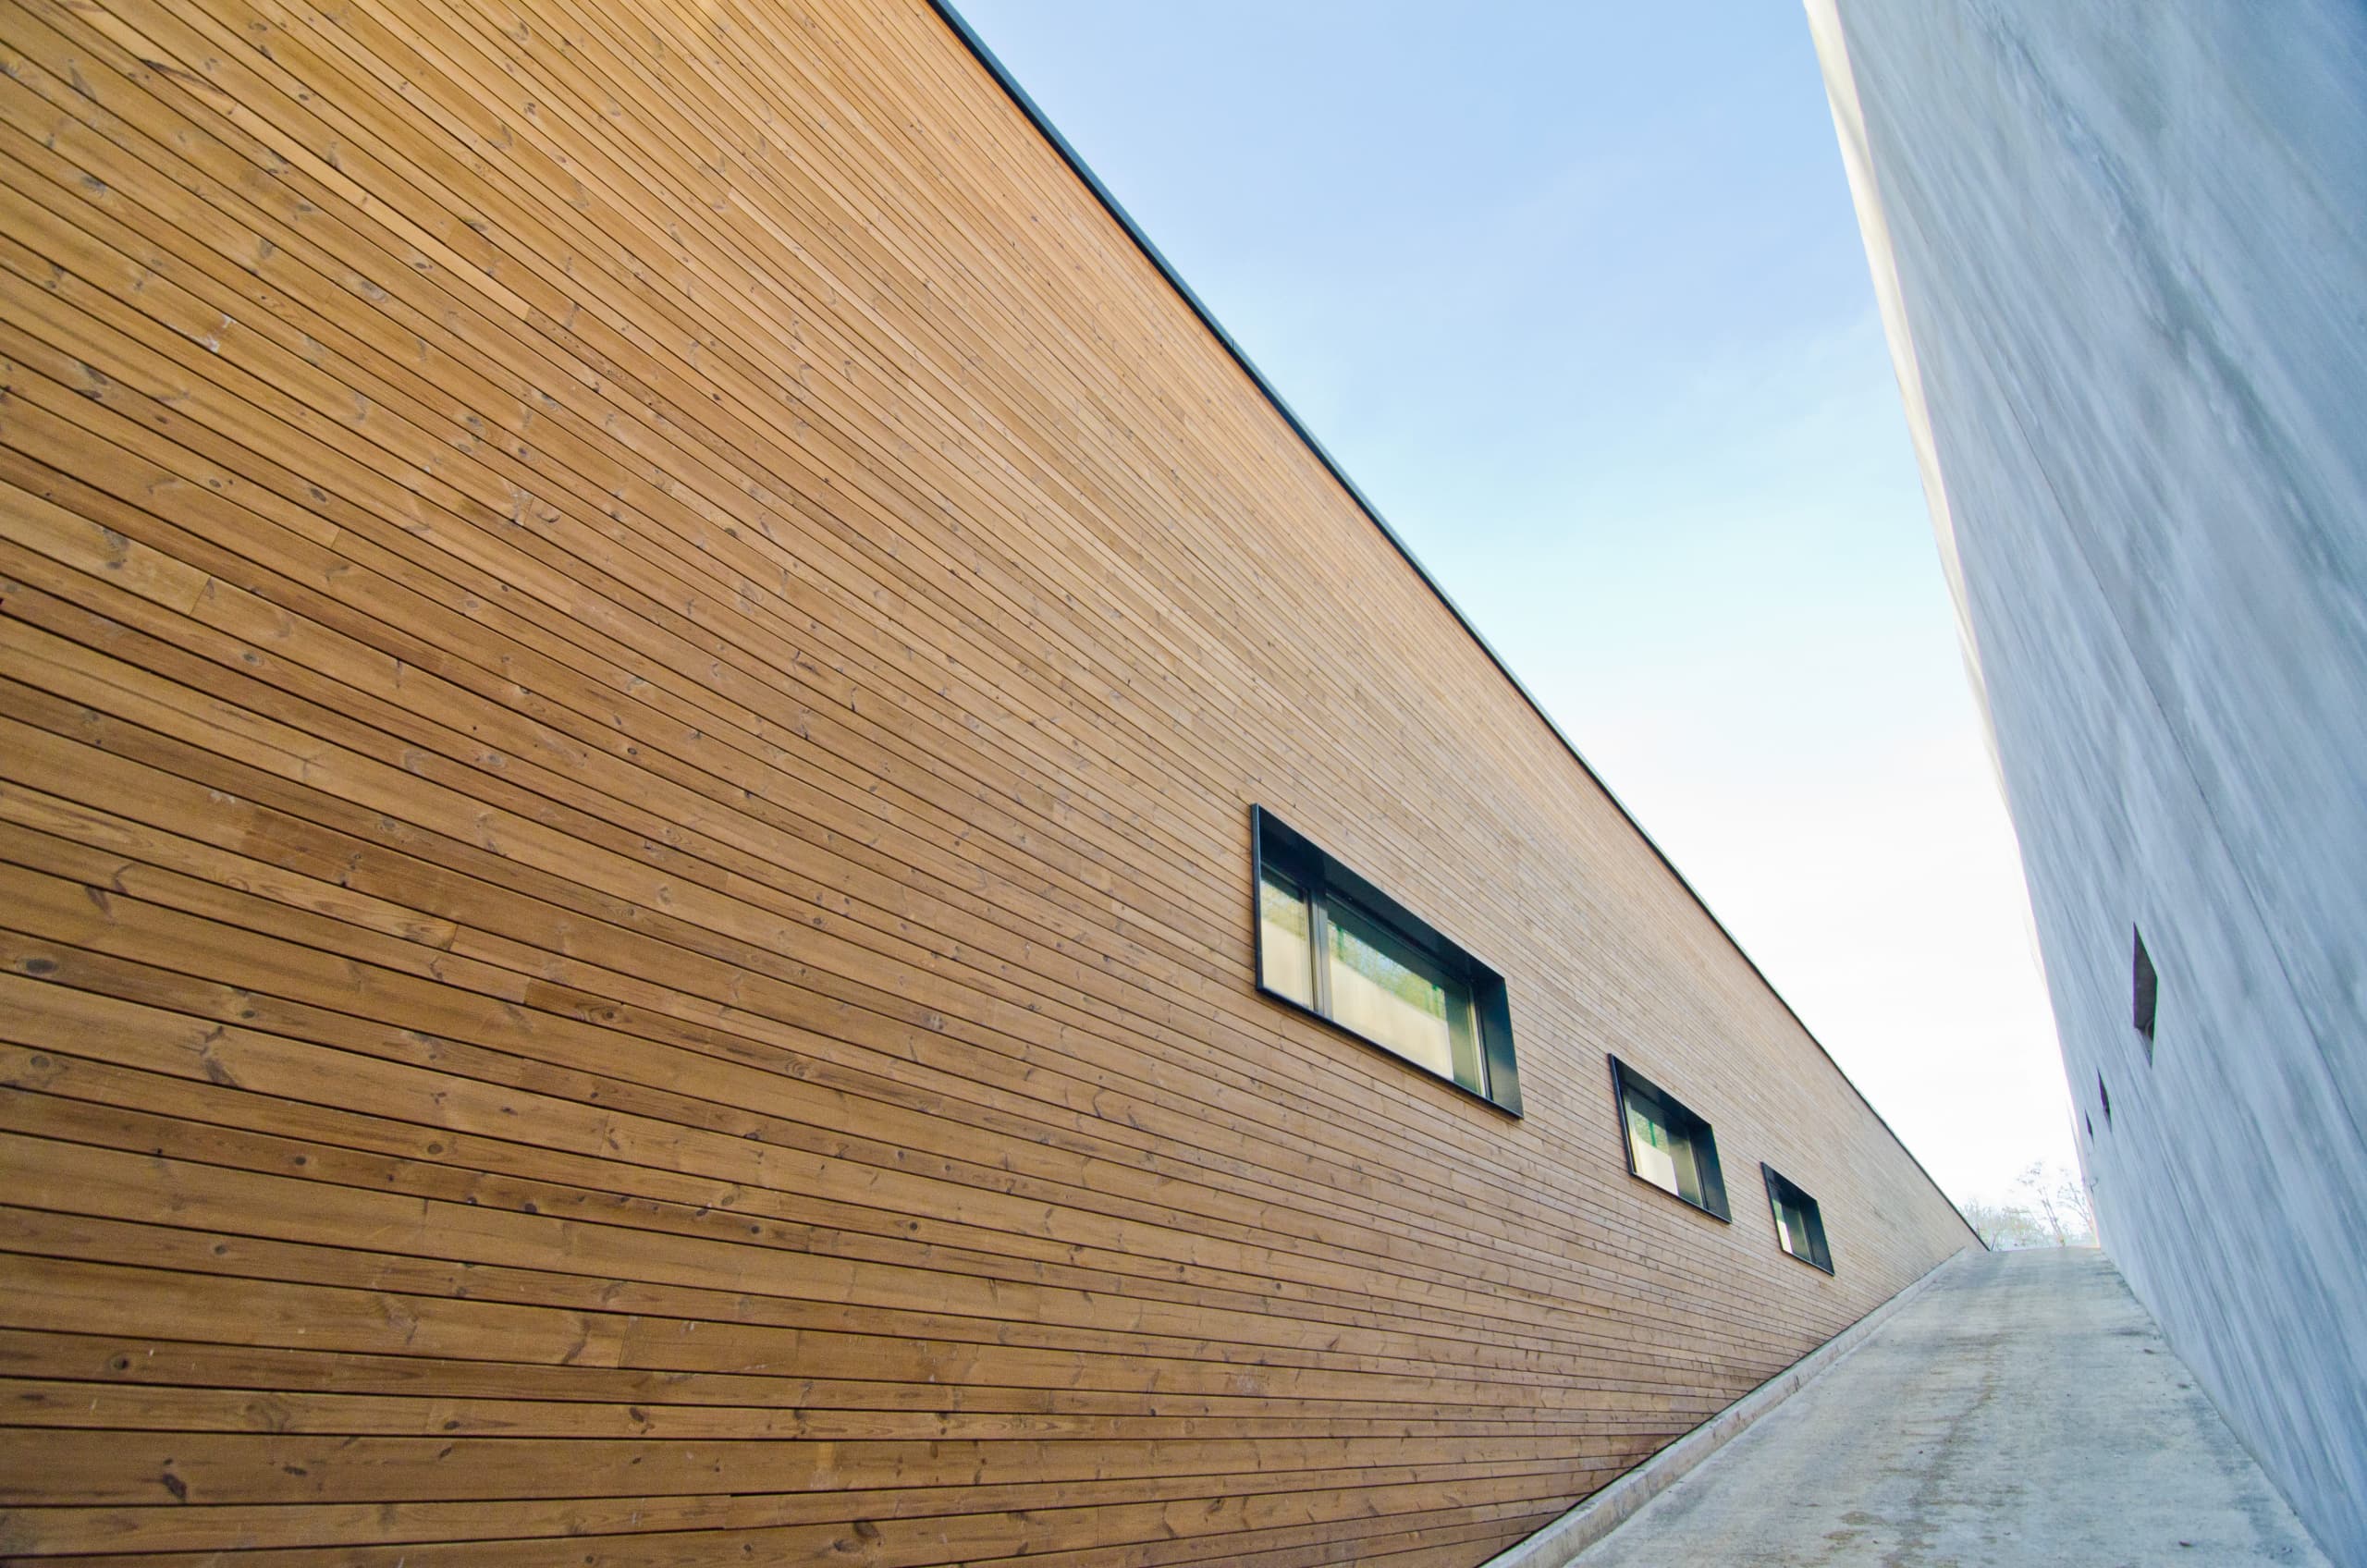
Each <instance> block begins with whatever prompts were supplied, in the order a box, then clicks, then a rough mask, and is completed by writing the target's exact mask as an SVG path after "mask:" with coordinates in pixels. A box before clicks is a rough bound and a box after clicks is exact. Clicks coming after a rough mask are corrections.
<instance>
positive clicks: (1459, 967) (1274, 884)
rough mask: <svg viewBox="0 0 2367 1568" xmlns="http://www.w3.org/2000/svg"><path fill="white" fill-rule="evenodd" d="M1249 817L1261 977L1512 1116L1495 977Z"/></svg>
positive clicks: (1290, 834) (1515, 1080)
mask: <svg viewBox="0 0 2367 1568" xmlns="http://www.w3.org/2000/svg"><path fill="white" fill-rule="evenodd" d="M1251 819H1252V827H1253V828H1254V837H1255V842H1256V852H1257V985H1258V988H1259V989H1260V990H1263V991H1264V992H1266V994H1267V995H1269V996H1271V997H1275V998H1280V999H1281V1000H1282V1001H1285V1002H1288V1003H1290V1004H1291V1005H1292V1006H1293V1007H1295V1008H1300V1009H1303V1010H1305V1011H1308V1012H1311V1013H1313V1014H1315V1015H1316V1016H1317V1017H1318V1018H1320V1019H1322V1020H1323V1021H1324V1022H1326V1023H1330V1024H1331V1025H1333V1026H1334V1027H1336V1028H1339V1029H1343V1030H1345V1031H1346V1032H1347V1033H1349V1034H1351V1035H1355V1037H1356V1038H1357V1039H1359V1040H1362V1041H1364V1042H1366V1043H1367V1044H1368V1045H1373V1046H1378V1047H1380V1048H1381V1049H1382V1050H1385V1051H1388V1052H1389V1053H1390V1054H1392V1056H1397V1057H1401V1058H1403V1059H1404V1060H1407V1061H1410V1062H1412V1063H1413V1064H1414V1065H1415V1066H1417V1067H1419V1068H1421V1069H1422V1070H1423V1071H1424V1072H1430V1073H1433V1074H1435V1075H1436V1076H1438V1077H1441V1078H1443V1079H1445V1080H1446V1081H1447V1082H1448V1083H1450V1084H1455V1085H1456V1086H1457V1087H1459V1088H1462V1089H1464V1090H1466V1091H1468V1092H1469V1093H1471V1094H1474V1095H1477V1096H1479V1097H1480V1098H1481V1099H1484V1100H1486V1101H1488V1102H1489V1103H1490V1104H1491V1105H1494V1106H1497V1107H1499V1108H1501V1109H1504V1110H1508V1111H1510V1112H1512V1113H1513V1114H1514V1115H1515V1116H1517V1115H1519V1114H1520V1074H1519V1071H1518V1069H1517V1068H1516V1067H1515V1065H1514V1061H1513V1040H1512V1014H1511V1010H1510V1007H1509V1005H1508V1004H1507V1002H1506V999H1505V995H1504V982H1503V978H1502V976H1501V975H1499V974H1496V972H1495V971H1494V970H1492V969H1490V968H1489V967H1488V966H1487V965H1486V964H1483V963H1481V962H1479V961H1478V960H1477V959H1475V958H1473V957H1472V956H1471V955H1470V954H1469V953H1467V952H1466V951H1464V949H1461V948H1460V947H1457V946H1456V945H1455V944H1454V943H1453V942H1452V941H1449V940H1448V939H1447V938H1446V937H1443V936H1441V934H1440V933H1439V932H1438V930H1437V929H1436V928H1435V927H1433V926H1431V925H1429V923H1428V922H1426V921H1424V920H1422V919H1420V918H1419V917H1418V916H1417V915H1415V914H1414V913H1412V912H1411V911H1409V910H1407V909H1406V908H1405V906H1404V905H1403V904H1401V903H1399V902H1397V900H1394V899H1392V898H1391V897H1389V895H1387V894H1386V893H1383V892H1382V891H1380V889H1379V888H1375V887H1374V886H1373V885H1372V884H1371V883H1369V882H1367V881H1366V880H1365V879H1364V878H1363V877H1361V876H1357V875H1356V874H1355V872H1353V871H1350V870H1349V869H1348V868H1347V867H1346V866H1344V865H1343V864H1340V863H1339V862H1338V861H1336V860H1334V859H1332V858H1331V856H1330V855H1328V854H1326V853H1324V852H1323V851H1321V850H1318V849H1317V848H1316V847H1315V846H1314V845H1313V844H1312V843H1310V842H1308V841H1307V840H1306V839H1305V838H1303V837H1301V836H1300V835H1299V834H1297V833H1295V832H1294V831H1292V830H1291V829H1290V828H1289V827H1285V826H1284V825H1283V824H1282V822H1281V821H1280V820H1279V819H1277V818H1276V817H1274V816H1273V815H1271V814H1269V812H1267V811H1266V810H1265V809H1264V808H1263V807H1253V808H1252V810H1251Z"/></svg>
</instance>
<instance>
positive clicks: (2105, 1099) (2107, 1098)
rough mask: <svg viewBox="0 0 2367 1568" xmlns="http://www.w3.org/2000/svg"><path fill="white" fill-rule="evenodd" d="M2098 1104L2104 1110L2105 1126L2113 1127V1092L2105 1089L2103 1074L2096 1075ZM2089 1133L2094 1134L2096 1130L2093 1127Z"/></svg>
mask: <svg viewBox="0 0 2367 1568" xmlns="http://www.w3.org/2000/svg"><path fill="white" fill-rule="evenodd" d="M2096 1102H2097V1103H2098V1104H2099V1105H2101V1106H2103V1108H2104V1125H2105V1126H2107V1127H2109V1126H2111V1125H2112V1091H2111V1090H2110V1089H2107V1088H2105V1087H2104V1075H2103V1073H2101V1072H2099V1073H2097V1074H2096ZM2089 1131H2090V1132H2091V1133H2092V1132H2094V1131H2095V1129H2094V1127H2093V1126H2092V1125H2091V1126H2090V1128H2089Z"/></svg>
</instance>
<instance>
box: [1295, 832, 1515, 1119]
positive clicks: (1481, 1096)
mask: <svg viewBox="0 0 2367 1568" xmlns="http://www.w3.org/2000/svg"><path fill="white" fill-rule="evenodd" d="M1249 821H1250V835H1249V841H1250V847H1251V856H1250V859H1251V864H1250V872H1249V904H1250V927H1249V929H1250V946H1251V950H1252V951H1253V953H1254V954H1255V956H1256V964H1257V990H1258V993H1259V994H1260V995H1261V996H1264V997H1265V998H1267V999H1268V1000H1269V1001H1272V1002H1275V1003H1278V1004H1280V1005H1281V1006H1282V1007H1286V1008H1288V1009H1290V1010H1291V1011H1293V1012H1295V1013H1297V1014H1299V1015H1300V1016H1301V1017H1305V1018H1311V1019H1313V1020H1315V1021H1316V1022H1317V1023H1320V1024H1322V1025H1323V1026H1324V1027H1325V1028H1327V1029H1330V1030H1331V1031H1332V1032H1334V1033H1335V1034H1339V1035H1345V1036H1346V1037H1347V1038H1349V1039H1351V1040H1354V1041H1355V1042H1356V1043H1357V1044H1358V1045H1361V1046H1364V1047H1367V1048H1368V1049H1371V1050H1375V1051H1378V1052H1380V1054H1381V1055H1383V1056H1385V1057H1387V1058H1388V1059H1389V1060H1392V1061H1393V1062H1396V1063H1398V1064H1399V1065H1400V1066H1402V1067H1404V1068H1406V1069H1408V1070H1410V1071H1412V1072H1418V1073H1420V1074H1421V1075H1422V1076H1423V1077H1425V1078H1429V1079H1431V1080H1433V1081H1435V1082H1437V1083H1441V1084H1446V1085H1447V1086H1448V1087H1449V1088H1451V1089H1453V1090H1454V1091H1455V1092H1456V1093H1458V1094H1460V1095H1464V1096H1467V1097H1468V1098H1471V1099H1475V1100H1478V1102H1479V1103H1480V1104H1481V1105H1484V1106H1489V1107H1491V1108H1492V1109H1497V1110H1501V1111H1502V1112H1504V1113H1505V1114H1506V1115H1508V1116H1515V1117H1517V1116H1519V1115H1520V1114H1521V1100H1520V1067H1519V1064H1518V1062H1517V1060H1515V1056H1514V1052H1513V1021H1512V1004H1511V998H1510V997H1509V995H1508V994H1507V992H1506V989H1505V986H1504V977H1503V976H1502V974H1498V973H1497V972H1496V971H1495V970H1494V969H1492V968H1490V966H1489V965H1487V964H1486V963H1483V962H1480V961H1479V960H1478V959H1477V958H1475V957H1473V956H1472V954H1471V952H1470V951H1469V950H1468V949H1466V948H1464V947H1463V946H1461V945H1460V944H1459V943H1457V942H1454V941H1453V940H1452V939H1450V938H1449V937H1447V936H1446V935H1445V934H1444V933H1442V932H1441V931H1440V930H1439V929H1438V927H1437V926H1435V925H1431V924H1430V923H1429V922H1428V921H1426V920H1424V919H1423V918H1422V917H1421V916H1419V915H1417V914H1416V913H1414V912H1413V911H1411V910H1409V909H1407V908H1406V907H1405V906H1404V904H1402V903H1399V902H1398V901H1397V900H1395V899H1392V898H1391V897H1390V896H1389V895H1388V894H1387V893H1384V892H1382V891H1381V890H1380V888H1376V887H1374V886H1373V885H1372V884H1371V883H1370V882H1368V881H1367V880H1366V879H1365V878H1364V877H1362V876H1358V875H1356V873H1355V872H1354V871H1352V870H1350V869H1349V868H1348V867H1347V866H1346V865H1344V864H1341V862H1340V861H1339V860H1338V859H1336V858H1334V857H1333V856H1332V855H1331V854H1329V853H1326V852H1325V851H1323V850H1322V849H1321V848H1319V847H1318V846H1317V845H1316V843H1315V842H1314V841H1313V840H1312V839H1308V838H1307V837H1306V835H1305V834H1303V833H1300V832H1298V831H1297V830H1296V829H1295V828H1293V827H1291V826H1290V825H1289V824H1287V823H1285V822H1283V821H1282V818H1280V817H1278V816H1276V815H1274V814H1273V813H1272V812H1269V811H1268V810H1267V809H1266V808H1265V807H1264V806H1262V805H1253V806H1251V807H1250V808H1249ZM1269 867H1270V868H1271V869H1273V870H1274V871H1276V872H1279V873H1280V874H1281V875H1282V876H1283V877H1285V878H1287V879H1288V880H1290V881H1292V882H1294V883H1295V884H1297V885H1298V887H1299V888H1301V889H1302V890H1303V891H1304V892H1305V894H1306V904H1307V911H1308V917H1309V927H1308V933H1307V945H1308V948H1309V949H1310V953H1311V956H1312V957H1313V958H1314V959H1315V960H1316V962H1315V973H1316V975H1317V976H1318V977H1319V976H1320V975H1321V974H1322V970H1323V965H1322V963H1321V962H1320V958H1321V954H1322V952H1323V950H1324V947H1323V938H1324V935H1325V932H1326V929H1327V925H1326V923H1327V922H1328V920H1329V919H1330V915H1329V913H1328V911H1329V909H1330V907H1331V904H1332V902H1333V901H1335V900H1336V901H1338V902H1341V903H1344V904H1346V905H1348V906H1350V907H1351V908H1353V909H1354V910H1355V913H1356V914H1357V915H1359V916H1361V917H1362V918H1363V919H1364V920H1365V921H1367V922H1368V923H1373V924H1378V925H1380V926H1381V927H1382V928H1383V930H1384V931H1385V932H1386V933H1387V934H1388V935H1390V936H1392V937H1396V938H1397V939H1398V940H1400V941H1403V942H1404V943H1405V944H1406V945H1407V946H1408V947H1410V948H1412V949H1415V950H1416V951H1417V952H1418V953H1420V954H1421V955H1422V956H1423V957H1424V958H1426V959H1428V960H1429V962H1432V963H1434V964H1437V965H1438V966H1439V967H1440V968H1441V970H1443V971H1445V972H1446V973H1447V974H1449V975H1451V976H1452V977H1453V979H1454V980H1455V982H1456V983H1457V984H1459V985H1460V986H1463V987H1464V989H1465V990H1466V991H1467V992H1468V993H1469V994H1470V998H1471V1011H1472V1023H1473V1027H1474V1029H1475V1031H1476V1033H1477V1035H1478V1060H1479V1061H1480V1063H1481V1072H1482V1077H1483V1082H1481V1083H1480V1084H1466V1083H1463V1082H1462V1081H1460V1080H1459V1079H1456V1078H1453V1077H1450V1076H1449V1075H1447V1074H1446V1073H1443V1072H1437V1071H1435V1070H1433V1069H1432V1068H1430V1067H1429V1066H1426V1065H1425V1064H1423V1063H1421V1062H1418V1061H1416V1060H1413V1059H1412V1058H1410V1057H1406V1056H1403V1055H1400V1054H1399V1053H1398V1052H1396V1051H1394V1050H1392V1049H1391V1048H1390V1047H1388V1046H1386V1045H1384V1044H1382V1043H1381V1042H1380V1041H1379V1040H1376V1039H1373V1038H1371V1037H1370V1036H1369V1035H1364V1034H1361V1033H1359V1032H1358V1031H1356V1030H1355V1029H1352V1028H1350V1027H1349V1026H1348V1025H1346V1024H1344V1023H1341V1022H1340V1021H1339V1020H1337V1019H1335V1018H1332V1017H1331V1016H1330V1015H1329V1014H1327V1013H1325V1012H1324V1011H1321V1009H1320V1007H1319V1006H1317V1007H1309V1006H1308V1005H1307V1004H1306V1003H1305V1002H1302V1001H1300V1000H1299V999H1298V998H1296V997H1293V996H1290V995H1288V994H1287V993H1285V992H1283V991H1281V990H1278V989H1277V988H1275V987H1274V986H1271V985H1269V983H1268V981H1267V976H1266V940H1265V923H1264V916H1263V913H1262V904H1261V900H1262V899H1263V897H1264V888H1265V886H1266V873H1267V870H1268V869H1269ZM1322 995H1323V992H1322V990H1321V989H1320V988H1319V987H1318V991H1317V1000H1318V1003H1319V1002H1320V1000H1321V998H1322Z"/></svg>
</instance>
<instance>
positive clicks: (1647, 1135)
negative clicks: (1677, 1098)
mask: <svg viewBox="0 0 2367 1568" xmlns="http://www.w3.org/2000/svg"><path fill="white" fill-rule="evenodd" d="M1624 1097H1625V1100H1626V1102H1627V1147H1628V1149H1629V1151H1630V1152H1631V1153H1632V1154H1633V1155H1634V1157H1635V1160H1636V1174H1637V1175H1638V1176H1641V1177H1642V1178H1643V1179H1644V1180H1645V1181H1647V1182H1651V1183H1652V1185H1654V1186H1656V1187H1666V1188H1667V1189H1668V1190H1669V1191H1670V1192H1672V1193H1675V1194H1679V1195H1682V1194H1684V1191H1685V1189H1684V1188H1683V1187H1682V1186H1680V1185H1678V1184H1677V1165H1676V1162H1677V1157H1678V1155H1679V1154H1682V1155H1683V1156H1684V1157H1685V1159H1686V1163H1687V1164H1690V1163H1691V1162H1692V1158H1693V1151H1692V1150H1691V1149H1690V1148H1686V1147H1685V1146H1684V1145H1675V1146H1674V1147H1672V1143H1673V1140H1672V1139H1671V1138H1670V1137H1669V1135H1668V1128H1667V1127H1666V1126H1665V1125H1663V1124H1662V1121H1661V1120H1660V1117H1659V1114H1658V1111H1659V1108H1658V1107H1657V1106H1653V1105H1652V1104H1651V1103H1650V1101H1648V1100H1646V1099H1644V1098H1643V1097H1642V1096H1637V1095H1627V1096H1624Z"/></svg>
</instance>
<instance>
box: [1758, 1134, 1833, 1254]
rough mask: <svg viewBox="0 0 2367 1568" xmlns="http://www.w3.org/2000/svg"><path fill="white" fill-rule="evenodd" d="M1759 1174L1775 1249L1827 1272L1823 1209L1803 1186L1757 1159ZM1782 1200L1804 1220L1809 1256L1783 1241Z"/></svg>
mask: <svg viewBox="0 0 2367 1568" xmlns="http://www.w3.org/2000/svg"><path fill="white" fill-rule="evenodd" d="M1759 1174H1760V1179H1761V1180H1762V1181H1764V1182H1766V1184H1767V1217H1768V1219H1771V1220H1772V1221H1773V1222H1774V1226H1775V1250H1776V1251H1777V1252H1780V1253H1782V1254H1783V1255H1784V1256H1785V1257H1796V1258H1799V1260H1800V1261H1801V1262H1802V1263H1805V1264H1807V1265H1808V1266H1809V1268H1821V1269H1822V1270H1823V1271H1824V1272H1825V1273H1827V1274H1831V1273H1832V1272H1833V1247H1832V1245H1831V1243H1828V1242H1826V1240H1825V1239H1824V1210H1823V1209H1822V1208H1821V1207H1818V1205H1817V1201H1816V1199H1814V1198H1812V1197H1810V1196H1809V1194H1808V1190H1807V1189H1806V1188H1804V1187H1802V1186H1801V1185H1800V1184H1799V1183H1798V1182H1795V1181H1793V1180H1791V1179H1790V1178H1789V1177H1787V1176H1785V1175H1784V1173H1783V1172H1781V1171H1779V1170H1776V1169H1775V1168H1774V1167H1773V1166H1772V1165H1770V1164H1768V1163H1767V1162H1766V1161H1765V1160H1763V1159H1762V1160H1760V1162H1759ZM1786 1202H1789V1203H1790V1204H1791V1206H1792V1207H1794V1208H1796V1209H1797V1210H1799V1213H1800V1217H1801V1218H1802V1219H1805V1220H1807V1221H1808V1232H1809V1254H1810V1255H1811V1256H1801V1255H1800V1254H1798V1253H1797V1252H1794V1251H1793V1250H1792V1249H1791V1248H1790V1247H1787V1246H1785V1245H1784V1204H1785V1203H1786Z"/></svg>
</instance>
